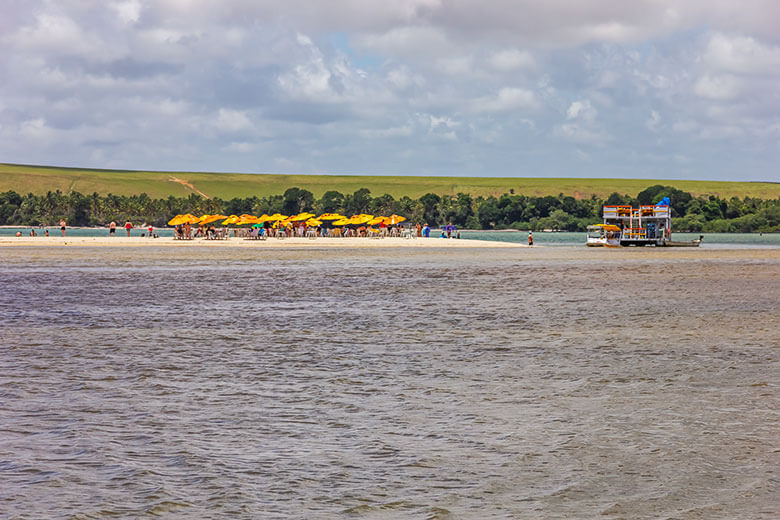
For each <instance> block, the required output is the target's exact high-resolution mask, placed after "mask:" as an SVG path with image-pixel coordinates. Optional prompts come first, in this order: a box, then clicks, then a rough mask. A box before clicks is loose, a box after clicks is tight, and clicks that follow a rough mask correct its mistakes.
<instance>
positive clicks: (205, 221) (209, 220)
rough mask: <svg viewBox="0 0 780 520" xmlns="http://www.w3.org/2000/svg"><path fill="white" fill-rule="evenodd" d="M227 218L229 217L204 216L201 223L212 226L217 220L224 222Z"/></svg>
mask: <svg viewBox="0 0 780 520" xmlns="http://www.w3.org/2000/svg"><path fill="white" fill-rule="evenodd" d="M226 218H228V217H227V215H203V216H202V217H200V223H201V224H211V223H212V222H216V221H217V220H224V219H226Z"/></svg>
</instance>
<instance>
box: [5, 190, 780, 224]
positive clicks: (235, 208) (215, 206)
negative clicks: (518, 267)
mask: <svg viewBox="0 0 780 520" xmlns="http://www.w3.org/2000/svg"><path fill="white" fill-rule="evenodd" d="M665 196H666V197H669V199H670V200H671V209H672V217H673V218H674V219H675V220H674V222H673V229H674V230H676V231H694V232H743V233H746V232H774V231H780V198H778V199H770V200H764V199H759V198H754V197H745V198H742V199H740V198H739V197H732V198H731V199H728V200H727V199H721V198H719V197H717V196H713V195H709V196H704V195H702V196H698V197H694V196H693V195H691V194H690V193H688V192H685V191H682V190H678V189H676V188H673V187H671V186H663V185H656V186H651V187H649V188H647V189H645V190H643V191H641V192H639V193H638V194H637V195H636V196H635V197H632V196H629V195H622V194H619V193H612V194H611V195H610V196H609V197H607V198H606V199H604V200H602V199H601V198H598V197H596V196H592V197H591V198H588V199H576V198H574V197H571V196H568V195H563V194H560V195H558V196H551V195H548V196H543V197H533V196H528V195H518V194H515V193H514V190H510V192H509V193H504V194H503V195H500V196H497V197H496V196H488V197H483V196H477V197H475V196H472V195H469V194H468V193H458V194H457V195H437V194H435V193H426V194H425V195H423V196H422V197H420V198H419V199H413V198H411V197H408V196H403V197H400V198H398V199H395V198H394V197H392V196H391V195H388V194H384V195H379V196H377V197H374V196H372V195H371V192H370V190H368V189H367V188H361V189H359V190H357V191H355V192H354V193H351V194H343V193H340V192H338V191H326V192H325V193H324V194H323V195H322V197H320V198H319V199H318V198H315V197H314V195H313V194H312V193H311V192H310V191H308V190H305V189H301V188H296V187H293V188H289V189H288V190H287V191H285V192H284V193H283V194H281V195H269V196H267V197H246V198H233V199H230V200H222V199H218V198H213V199H207V198H204V197H201V196H199V195H195V194H193V195H190V196H189V197H173V196H170V197H168V198H162V199H153V198H151V197H149V196H148V195H147V194H145V193H142V194H140V195H113V194H108V195H105V196H102V195H99V194H97V193H93V194H91V195H84V194H81V193H78V192H75V191H74V192H69V193H62V192H61V191H59V190H58V191H53V192H52V191H50V192H48V193H46V194H45V195H35V194H33V193H28V194H27V195H20V194H18V193H16V192H14V191H7V192H4V193H0V225H15V226H50V225H54V224H56V223H57V222H58V221H59V220H60V219H65V220H66V221H67V223H68V225H70V226H106V225H108V223H109V222H111V221H112V220H113V221H116V222H120V224H121V223H122V222H124V221H125V220H129V221H131V222H133V223H136V224H141V223H143V224H151V225H153V226H156V227H162V226H165V225H166V224H167V222H168V220H170V219H171V218H172V217H173V216H174V215H177V214H179V213H193V214H196V215H202V214H206V213H208V214H216V213H222V214H225V215H240V214H242V213H249V214H252V215H261V214H263V213H267V214H273V213H282V214H285V215H293V214H297V213H300V212H303V211H310V212H312V213H317V214H320V213H341V214H344V215H347V216H349V215H353V214H358V213H368V214H373V215H391V214H398V215H403V216H405V217H407V219H408V220H409V222H411V223H412V224H417V223H420V224H429V225H431V226H440V225H444V224H449V223H452V224H455V225H457V226H458V227H460V228H465V229H522V230H534V231H539V230H544V229H552V230H560V231H584V230H585V228H586V226H588V225H589V224H594V223H598V222H601V213H602V206H603V205H605V204H607V205H616V204H626V205H633V206H638V205H648V204H654V203H656V202H658V201H659V200H661V198H663V197H665Z"/></svg>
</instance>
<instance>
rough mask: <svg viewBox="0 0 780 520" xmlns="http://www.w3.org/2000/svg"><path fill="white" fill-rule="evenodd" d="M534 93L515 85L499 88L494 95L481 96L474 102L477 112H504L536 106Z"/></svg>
mask: <svg viewBox="0 0 780 520" xmlns="http://www.w3.org/2000/svg"><path fill="white" fill-rule="evenodd" d="M538 105H539V102H538V100H537V99H536V95H535V94H534V93H533V92H532V91H530V90H526V89H522V88H515V87H504V88H501V89H500V90H499V91H498V93H496V94H495V95H490V96H484V97H481V98H479V99H477V100H475V102H474V110H475V111H477V112H505V111H514V110H532V109H534V108H536V107H538Z"/></svg>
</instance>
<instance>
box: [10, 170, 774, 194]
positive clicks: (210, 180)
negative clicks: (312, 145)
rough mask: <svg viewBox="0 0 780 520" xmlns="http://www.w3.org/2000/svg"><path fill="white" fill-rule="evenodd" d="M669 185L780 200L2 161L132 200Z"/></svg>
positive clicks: (29, 177)
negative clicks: (664, 189) (657, 188)
mask: <svg viewBox="0 0 780 520" xmlns="http://www.w3.org/2000/svg"><path fill="white" fill-rule="evenodd" d="M654 184H664V185H668V186H674V187H676V188H678V189H681V190H684V191H688V192H690V193H692V194H693V195H701V194H711V195H718V196H719V197H722V198H731V197H733V196H738V197H745V196H748V195H749V196H751V197H760V198H763V199H769V198H778V197H780V183H768V182H724V181H674V180H639V179H576V178H505V177H404V176H394V177H390V176H387V177H385V176H368V175H360V176H357V175H272V174H257V175H255V174H242V173H202V172H198V173H195V172H158V171H151V172H146V171H131V170H93V169H81V168H59V167H49V166H28V165H16V164H2V163H0V192H4V191H8V190H14V191H16V192H18V193H22V194H26V193H35V194H43V193H46V192H47V191H55V190H60V191H62V192H68V191H78V192H81V193H84V194H89V193H93V192H97V193H99V194H101V195H105V194H107V193H113V194H116V195H131V194H138V193H142V192H145V193H147V194H148V195H149V196H150V197H153V198H165V197H168V196H169V195H173V196H176V197H182V196H187V195H189V194H191V193H200V194H202V195H205V196H207V197H219V198H221V199H230V198H233V197H249V196H252V195H256V196H260V197H262V196H266V195H272V194H281V193H283V192H284V191H285V190H286V189H287V188H290V187H292V186H296V187H298V188H304V189H307V190H309V191H311V192H312V193H314V195H315V196H316V197H320V196H321V195H322V194H323V193H324V192H325V191H328V190H337V191H340V192H341V193H352V192H354V191H355V190H357V189H359V188H368V189H370V190H371V194H372V195H373V196H379V195H382V194H384V193H389V194H390V195H392V196H393V197H395V198H398V197H401V196H403V195H408V196H410V197H412V198H419V197H420V196H422V195H424V194H426V193H429V192H430V193H436V194H439V195H444V194H456V193H458V192H464V193H470V194H472V195H500V194H502V193H507V192H509V190H510V189H513V190H514V191H515V193H518V194H526V195H534V196H543V195H557V194H559V193H564V194H566V195H574V196H575V197H577V198H588V197H590V196H591V195H597V196H599V197H606V196H608V195H609V194H610V193H612V192H618V193H625V194H630V195H636V194H637V193H638V192H640V191H642V190H643V189H645V188H646V187H648V186H652V185H654Z"/></svg>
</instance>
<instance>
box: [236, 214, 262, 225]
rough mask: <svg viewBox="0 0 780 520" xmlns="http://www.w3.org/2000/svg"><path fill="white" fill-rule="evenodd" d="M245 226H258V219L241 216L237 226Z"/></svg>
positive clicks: (251, 216) (250, 216) (252, 216)
mask: <svg viewBox="0 0 780 520" xmlns="http://www.w3.org/2000/svg"><path fill="white" fill-rule="evenodd" d="M245 224H257V217H256V216H254V215H247V214H244V215H241V216H240V217H238V220H237V221H236V225H237V226H243V225H245Z"/></svg>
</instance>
